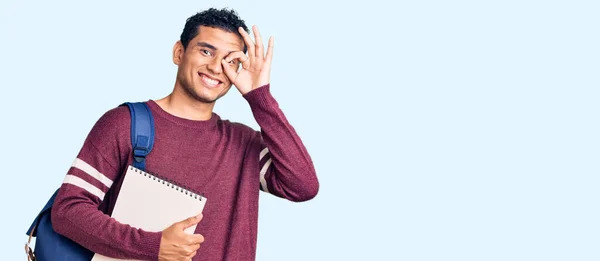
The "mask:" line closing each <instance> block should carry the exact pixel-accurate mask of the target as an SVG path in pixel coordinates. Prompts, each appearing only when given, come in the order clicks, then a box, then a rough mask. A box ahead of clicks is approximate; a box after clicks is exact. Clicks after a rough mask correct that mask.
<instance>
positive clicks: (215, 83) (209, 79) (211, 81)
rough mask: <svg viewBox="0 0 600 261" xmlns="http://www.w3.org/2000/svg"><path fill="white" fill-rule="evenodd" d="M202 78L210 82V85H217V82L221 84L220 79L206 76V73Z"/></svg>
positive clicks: (207, 82)
mask: <svg viewBox="0 0 600 261" xmlns="http://www.w3.org/2000/svg"><path fill="white" fill-rule="evenodd" d="M202 80H203V81H204V82H205V83H206V84H208V85H212V86H216V85H217V84H219V81H217V80H213V79H211V78H208V77H206V75H204V74H203V75H202Z"/></svg>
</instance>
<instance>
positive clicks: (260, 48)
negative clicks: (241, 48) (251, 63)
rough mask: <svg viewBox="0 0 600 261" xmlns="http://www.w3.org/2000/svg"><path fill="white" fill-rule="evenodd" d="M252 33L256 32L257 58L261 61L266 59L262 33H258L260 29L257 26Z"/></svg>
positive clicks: (253, 27) (254, 26)
mask: <svg viewBox="0 0 600 261" xmlns="http://www.w3.org/2000/svg"><path fill="white" fill-rule="evenodd" d="M252 31H253V32H254V40H256V51H255V52H256V53H255V55H256V57H257V58H260V59H264V58H265V53H264V50H263V43H262V38H261V37H260V32H259V31H258V27H257V26H256V25H253V26H252Z"/></svg>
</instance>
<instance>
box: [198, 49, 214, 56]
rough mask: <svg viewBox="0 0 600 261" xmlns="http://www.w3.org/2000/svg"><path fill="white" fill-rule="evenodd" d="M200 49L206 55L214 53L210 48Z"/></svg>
mask: <svg viewBox="0 0 600 261" xmlns="http://www.w3.org/2000/svg"><path fill="white" fill-rule="evenodd" d="M200 51H201V52H202V53H203V54H204V55H208V56H211V55H212V53H211V52H210V51H209V50H206V49H202V50H200Z"/></svg>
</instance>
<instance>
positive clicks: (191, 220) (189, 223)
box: [179, 214, 203, 229]
mask: <svg viewBox="0 0 600 261" xmlns="http://www.w3.org/2000/svg"><path fill="white" fill-rule="evenodd" d="M202 217H203V215H202V214H200V215H197V216H195V217H189V218H186V219H185V220H183V221H181V222H179V225H180V226H182V228H183V229H186V228H188V227H191V226H193V225H196V224H198V223H200V220H202Z"/></svg>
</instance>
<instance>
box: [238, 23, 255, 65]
mask: <svg viewBox="0 0 600 261" xmlns="http://www.w3.org/2000/svg"><path fill="white" fill-rule="evenodd" d="M238 31H240V34H241V35H242V39H244V43H246V46H247V47H248V57H249V58H250V59H252V58H253V57H254V42H253V41H252V39H250V35H248V33H246V31H244V28H242V27H240V28H238ZM250 62H252V60H251V61H250Z"/></svg>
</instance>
